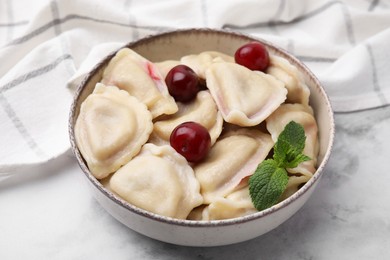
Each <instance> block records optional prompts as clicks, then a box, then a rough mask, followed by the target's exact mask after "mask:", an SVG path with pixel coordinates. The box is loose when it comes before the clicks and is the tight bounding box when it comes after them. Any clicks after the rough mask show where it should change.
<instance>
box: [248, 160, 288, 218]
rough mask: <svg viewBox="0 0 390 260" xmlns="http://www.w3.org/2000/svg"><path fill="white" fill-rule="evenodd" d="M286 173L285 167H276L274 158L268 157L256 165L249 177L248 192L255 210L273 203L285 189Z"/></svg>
mask: <svg viewBox="0 0 390 260" xmlns="http://www.w3.org/2000/svg"><path fill="white" fill-rule="evenodd" d="M287 182H288V175H287V172H286V170H285V169H283V168H280V167H278V165H277V164H276V162H275V160H273V159H268V160H265V161H263V162H262V163H261V164H259V166H258V167H257V169H256V171H255V173H254V174H253V175H252V176H251V177H250V178H249V193H250V195H251V198H252V202H253V205H254V206H255V208H256V209H257V210H259V211H260V210H263V209H266V208H269V207H271V206H272V205H274V204H275V203H276V202H277V201H278V200H279V198H280V196H281V195H282V193H283V192H284V190H285V189H286V186H287Z"/></svg>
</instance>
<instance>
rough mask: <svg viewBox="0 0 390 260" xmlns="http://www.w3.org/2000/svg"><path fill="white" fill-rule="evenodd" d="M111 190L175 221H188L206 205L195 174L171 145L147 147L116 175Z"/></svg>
mask: <svg viewBox="0 0 390 260" xmlns="http://www.w3.org/2000/svg"><path fill="white" fill-rule="evenodd" d="M110 187H111V189H112V190H113V191H114V192H115V193H116V194H118V195H119V196H120V197H122V198H123V199H124V200H126V201H127V202H129V203H130V204H132V205H135V206H137V207H139V208H142V209H145V210H148V211H150V212H153V213H156V214H159V215H163V216H167V217H172V218H179V219H185V218H187V216H188V214H189V213H190V212H191V210H192V209H193V208H195V207H197V206H199V205H201V204H202V202H203V199H202V196H201V195H200V193H199V183H198V181H197V180H196V178H195V176H194V171H193V170H192V168H191V167H190V166H189V165H188V163H187V161H186V159H185V158H184V157H183V156H181V155H180V154H178V153H177V152H176V151H175V150H174V149H173V148H172V147H170V146H169V145H165V146H156V145H154V144H145V145H144V147H143V148H142V150H141V152H140V153H139V155H137V156H136V157H134V158H133V159H132V160H131V161H130V162H129V163H127V164H126V165H125V166H123V167H122V168H120V169H119V170H118V171H117V172H116V173H114V175H113V176H112V177H111V180H110Z"/></svg>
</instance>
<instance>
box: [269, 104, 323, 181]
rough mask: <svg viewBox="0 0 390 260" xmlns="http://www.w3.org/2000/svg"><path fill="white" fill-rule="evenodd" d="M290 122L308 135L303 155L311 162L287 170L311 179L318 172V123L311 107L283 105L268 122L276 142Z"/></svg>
mask: <svg viewBox="0 0 390 260" xmlns="http://www.w3.org/2000/svg"><path fill="white" fill-rule="evenodd" d="M290 121H295V122H296V123H298V124H301V125H302V126H303V128H304V130H305V135H306V141H305V148H304V150H303V153H304V154H305V155H307V156H309V157H310V158H311V160H310V161H306V162H303V163H301V164H299V165H298V167H296V168H293V169H287V170H288V172H290V173H294V174H303V175H306V176H309V177H310V176H312V175H313V173H314V172H315V171H316V168H315V167H316V164H317V156H318V151H319V146H318V127H317V122H316V120H315V118H314V116H313V111H312V109H311V108H310V107H307V106H304V105H301V104H283V105H281V106H280V107H279V108H278V109H277V110H276V111H275V112H274V113H272V115H271V116H270V117H268V118H267V120H266V123H267V129H268V132H269V133H271V136H272V139H273V140H274V142H276V141H277V139H278V137H279V134H280V133H281V132H282V131H283V129H284V127H285V126H286V125H287V124H288V123H289V122H290Z"/></svg>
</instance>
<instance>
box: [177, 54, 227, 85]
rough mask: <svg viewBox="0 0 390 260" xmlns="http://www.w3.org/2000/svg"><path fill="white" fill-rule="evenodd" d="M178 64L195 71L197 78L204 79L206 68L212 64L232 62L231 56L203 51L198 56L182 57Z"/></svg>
mask: <svg viewBox="0 0 390 260" xmlns="http://www.w3.org/2000/svg"><path fill="white" fill-rule="evenodd" d="M180 62H181V63H182V64H184V65H187V66H188V67H190V68H191V69H193V70H194V71H195V73H196V74H197V75H198V77H200V78H202V79H205V78H206V70H207V68H208V67H209V66H210V65H211V64H213V63H214V62H234V58H233V57H232V56H229V55H226V54H224V53H221V52H217V51H205V52H201V53H200V54H192V55H187V56H184V57H182V58H181V59H180Z"/></svg>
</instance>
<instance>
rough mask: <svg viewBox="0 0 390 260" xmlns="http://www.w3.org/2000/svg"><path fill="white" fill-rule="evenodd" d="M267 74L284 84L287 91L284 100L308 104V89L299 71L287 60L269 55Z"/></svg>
mask: <svg viewBox="0 0 390 260" xmlns="http://www.w3.org/2000/svg"><path fill="white" fill-rule="evenodd" d="M267 74H270V75H272V76H274V77H275V78H277V79H278V80H280V81H282V82H283V83H284V84H285V85H286V88H287V91H288V93H287V100H286V102H288V103H300V104H303V105H305V106H308V105H309V96H310V90H309V88H308V87H307V85H306V84H305V80H304V78H303V75H302V74H301V72H299V70H298V69H297V68H296V67H295V66H293V65H292V64H291V63H290V62H289V61H288V60H286V59H284V58H282V57H279V56H275V55H271V56H270V65H269V67H268V69H267Z"/></svg>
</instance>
